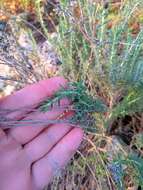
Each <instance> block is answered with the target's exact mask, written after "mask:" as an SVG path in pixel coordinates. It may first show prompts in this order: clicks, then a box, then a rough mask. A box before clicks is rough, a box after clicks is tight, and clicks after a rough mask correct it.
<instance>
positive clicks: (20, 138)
mask: <svg viewBox="0 0 143 190" xmlns="http://www.w3.org/2000/svg"><path fill="white" fill-rule="evenodd" d="M68 104H69V101H68V100H67V99H63V100H61V101H60V106H61V108H60V109H55V108H54V107H53V109H52V110H51V111H47V112H46V113H42V112H40V111H37V112H35V113H31V114H30V115H29V116H27V117H26V118H24V119H23V120H22V121H20V122H21V124H22V122H23V125H25V127H23V126H22V127H21V126H19V127H15V128H13V129H10V130H9V132H8V135H10V136H12V137H13V138H14V139H15V140H16V141H17V142H19V143H20V144H26V143H28V142H29V141H31V140H32V139H33V138H35V137H36V136H37V135H38V134H39V133H40V132H41V131H42V130H43V129H45V127H48V126H50V124H49V123H48V124H47V122H48V121H49V120H51V121H52V120H53V121H54V120H55V119H57V118H58V117H59V116H60V115H62V113H63V112H64V110H65V106H68ZM25 121H31V122H32V123H33V124H32V123H31V125H30V126H29V125H26V124H24V123H25ZM34 121H36V123H34Z"/></svg>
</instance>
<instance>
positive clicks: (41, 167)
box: [0, 77, 83, 190]
mask: <svg viewBox="0 0 143 190" xmlns="http://www.w3.org/2000/svg"><path fill="white" fill-rule="evenodd" d="M61 86H66V81H65V79H63V78H61V77H54V78H51V79H48V80H44V81H41V82H39V83H37V84H34V85H30V86H27V87H26V88H24V89H22V90H20V91H18V92H16V93H14V94H13V95H10V96H8V97H5V98H3V99H2V100H0V111H1V110H3V109H11V110H14V109H17V110H19V111H15V112H13V113H10V114H8V115H7V116H6V117H7V118H10V119H15V120H24V119H32V120H34V119H35V120H36V119H39V120H40V119H41V120H42V119H47V120H54V119H56V118H57V117H58V116H59V115H60V114H62V113H63V111H64V110H62V109H59V110H57V109H54V108H53V109H52V110H51V111H48V112H46V113H41V112H39V111H38V110H37V111H36V112H29V113H27V114H28V115H26V113H25V110H22V109H21V108H22V107H26V106H28V107H29V106H31V108H32V109H33V105H34V106H36V105H38V103H39V102H40V100H41V99H44V98H46V97H47V96H51V95H52V94H53V93H54V92H55V91H57V90H59V89H60V87H61ZM60 104H61V105H66V104H67V101H66V100H62V101H61V103H60ZM45 125H46V124H42V123H41V124H40V123H39V126H34V125H32V124H31V126H25V127H15V128H10V129H8V130H4V129H2V126H0V189H1V190H8V189H11V190H40V189H43V188H44V186H45V185H47V184H48V183H49V182H50V181H51V179H52V178H53V176H54V175H55V172H57V171H58V170H59V169H61V168H63V167H64V166H65V165H66V164H67V162H68V161H69V160H70V158H71V157H72V156H73V154H74V152H75V151H76V149H77V148H78V146H79V144H80V143H81V140H82V136H83V131H82V130H81V129H79V128H73V127H71V126H70V125H68V124H61V123H60V124H51V125H47V126H45ZM45 127H46V128H45Z"/></svg>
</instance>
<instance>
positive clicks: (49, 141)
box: [24, 124, 72, 162]
mask: <svg viewBox="0 0 143 190" xmlns="http://www.w3.org/2000/svg"><path fill="white" fill-rule="evenodd" d="M71 129H72V127H71V126H70V125H67V124H55V125H53V126H50V127H49V128H47V129H46V130H44V131H43V132H42V133H41V134H40V135H39V136H37V137H36V138H35V139H34V140H33V141H31V142H30V143H28V144H26V145H25V147H24V150H25V152H26V154H27V155H28V157H29V158H30V161H31V162H35V161H37V160H39V159H40V158H42V157H43V156H44V155H46V154H47V153H48V152H49V151H50V150H51V148H52V147H53V146H55V144H57V143H58V142H59V141H60V140H61V139H62V138H63V137H64V136H65V135H66V134H67V133H68V132H69V131H70V130H71Z"/></svg>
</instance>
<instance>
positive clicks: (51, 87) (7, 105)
mask: <svg viewBox="0 0 143 190" xmlns="http://www.w3.org/2000/svg"><path fill="white" fill-rule="evenodd" d="M66 83H67V81H66V80H65V79H64V78H63V77H53V78H50V79H47V80H42V81H40V82H38V83H35V84H33V85H28V86H27V87H25V88H23V89H21V90H19V91H17V92H15V93H14V94H13V95H9V96H7V97H5V98H3V99H2V100H0V112H1V115H2V113H5V112H3V110H10V111H11V112H10V113H9V114H8V115H6V118H9V119H20V118H21V117H22V116H23V115H24V114H26V113H27V112H29V110H30V109H33V107H36V106H37V105H38V103H39V102H40V101H41V100H44V99H45V98H46V97H50V96H51V95H53V94H54V93H55V92H56V91H58V90H59V89H60V88H61V87H62V86H66ZM26 107H27V108H28V110H26V109H23V108H26ZM13 110H16V111H13Z"/></svg>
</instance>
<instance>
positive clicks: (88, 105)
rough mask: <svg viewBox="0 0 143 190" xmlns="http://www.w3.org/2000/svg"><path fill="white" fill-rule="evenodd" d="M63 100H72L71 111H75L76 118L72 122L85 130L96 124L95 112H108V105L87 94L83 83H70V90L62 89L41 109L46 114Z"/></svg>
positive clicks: (43, 104) (44, 103)
mask: <svg viewBox="0 0 143 190" xmlns="http://www.w3.org/2000/svg"><path fill="white" fill-rule="evenodd" d="M63 98H68V99H70V100H71V103H72V107H70V108H69V111H74V116H73V117H72V118H71V119H70V121H71V122H72V123H78V124H80V125H82V126H84V127H85V128H86V127H88V126H91V125H92V126H93V125H94V124H95V119H94V117H93V113H94V112H96V113H104V112H106V111H107V107H106V105H105V104H104V103H103V102H102V101H101V100H100V99H99V98H93V97H92V96H90V95H89V94H88V93H87V89H86V87H85V85H84V84H83V82H73V83H69V85H68V88H62V89H61V90H59V91H58V92H56V93H55V94H54V96H53V97H51V98H49V99H48V100H46V101H45V102H43V103H42V105H41V107H40V109H41V110H42V111H44V112H45V111H48V110H49V108H51V106H52V105H53V104H54V103H56V102H59V101H60V100H61V99H63Z"/></svg>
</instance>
